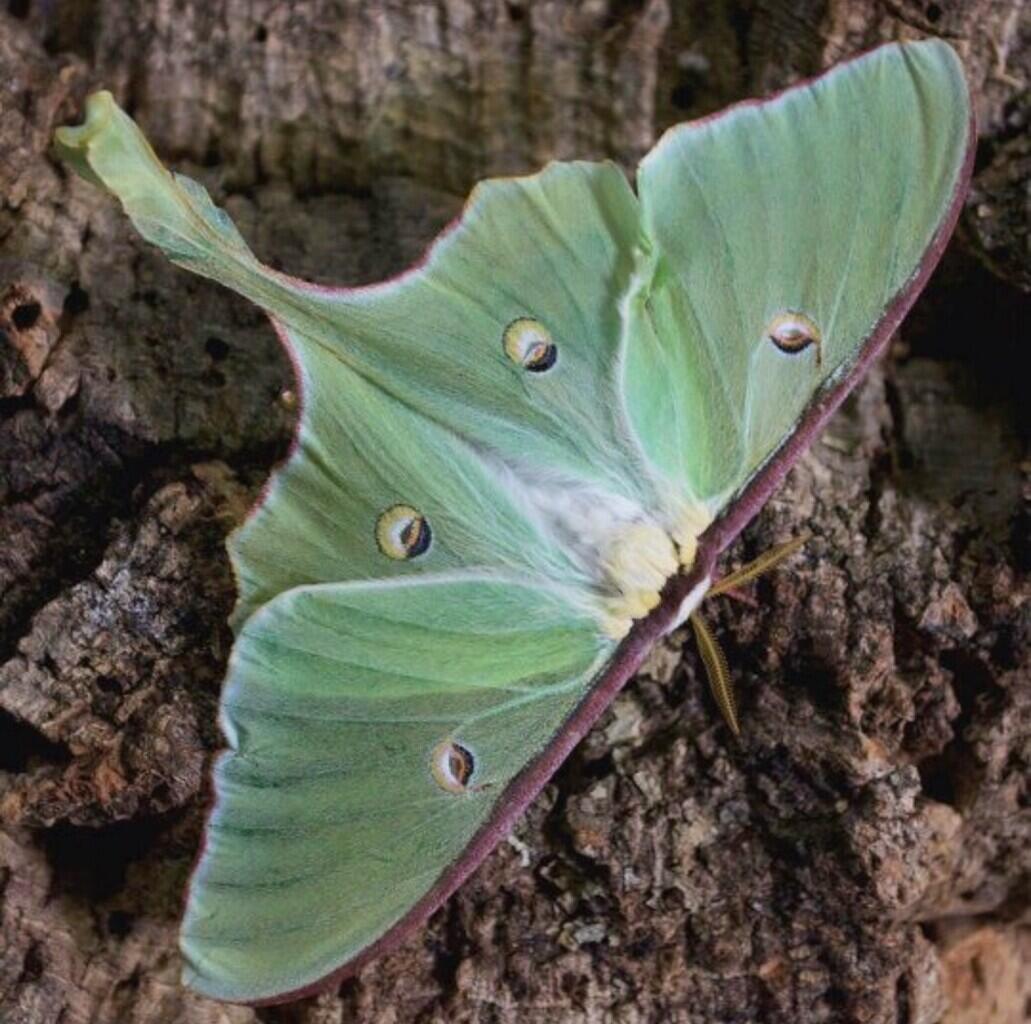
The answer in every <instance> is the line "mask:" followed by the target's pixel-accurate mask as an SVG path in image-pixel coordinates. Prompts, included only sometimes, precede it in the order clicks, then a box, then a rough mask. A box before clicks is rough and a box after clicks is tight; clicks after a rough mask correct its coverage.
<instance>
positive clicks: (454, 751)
mask: <svg viewBox="0 0 1031 1024" xmlns="http://www.w3.org/2000/svg"><path fill="white" fill-rule="evenodd" d="M447 766H448V771H449V772H450V773H451V777H452V778H453V779H454V780H455V782H457V783H458V784H459V785H460V786H466V785H468V784H469V780H470V779H471V778H472V776H473V767H474V763H473V755H472V752H471V751H469V750H467V749H466V748H465V747H462V746H459V745H458V744H457V743H453V744H452V745H451V749H450V750H449V751H448V764H447Z"/></svg>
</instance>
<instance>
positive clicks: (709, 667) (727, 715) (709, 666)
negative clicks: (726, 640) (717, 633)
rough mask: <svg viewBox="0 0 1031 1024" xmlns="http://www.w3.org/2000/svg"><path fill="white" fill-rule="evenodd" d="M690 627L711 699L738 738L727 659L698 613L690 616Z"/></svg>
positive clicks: (739, 728)
mask: <svg viewBox="0 0 1031 1024" xmlns="http://www.w3.org/2000/svg"><path fill="white" fill-rule="evenodd" d="M691 625H692V627H693V628H694V635H695V640H697V641H698V653H699V654H701V656H702V664H703V665H704V666H705V675H706V678H707V679H708V680H709V689H710V690H711V691H712V696H713V699H714V700H715V701H716V703H717V704H718V705H719V709H720V711H721V712H723V717H724V719H726V722H727V725H729V726H730V731H731V732H732V733H733V734H734V735H735V736H740V735H741V726H740V725H739V724H738V719H737V700H736V699H735V697H734V687H733V686H732V685H731V682H730V669H729V668H728V667H727V657H726V655H725V654H724V653H723V648H722V647H720V645H719V644H718V643H717V642H716V637H714V636H713V635H712V631H711V630H710V629H709V627H708V626H707V625H706V624H705V620H704V619H703V618H702V617H701V615H699V614H698V612H695V613H694V614H693V615H692V616H691Z"/></svg>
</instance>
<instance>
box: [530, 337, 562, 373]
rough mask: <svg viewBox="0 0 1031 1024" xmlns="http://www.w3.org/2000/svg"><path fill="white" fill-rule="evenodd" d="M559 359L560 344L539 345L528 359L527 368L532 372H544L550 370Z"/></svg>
mask: <svg viewBox="0 0 1031 1024" xmlns="http://www.w3.org/2000/svg"><path fill="white" fill-rule="evenodd" d="M556 359H558V346H557V345H555V344H554V343H549V344H546V345H537V346H535V347H534V349H533V351H532V352H531V353H530V355H529V357H528V358H527V360H526V368H527V369H528V370H529V371H530V372H531V373H543V372H544V371H545V370H550V369H551V368H552V367H553V366H554V365H555V360H556Z"/></svg>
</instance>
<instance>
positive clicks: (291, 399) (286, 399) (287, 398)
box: [279, 388, 297, 412]
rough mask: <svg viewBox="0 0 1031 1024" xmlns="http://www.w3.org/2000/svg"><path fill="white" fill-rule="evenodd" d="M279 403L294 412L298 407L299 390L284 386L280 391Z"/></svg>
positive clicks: (288, 410)
mask: <svg viewBox="0 0 1031 1024" xmlns="http://www.w3.org/2000/svg"><path fill="white" fill-rule="evenodd" d="M279 404H280V405H281V406H282V407H283V408H284V409H285V410H286V411H287V412H293V411H294V409H296V408H297V392H296V391H294V390H293V389H292V388H283V390H282V391H280V392H279Z"/></svg>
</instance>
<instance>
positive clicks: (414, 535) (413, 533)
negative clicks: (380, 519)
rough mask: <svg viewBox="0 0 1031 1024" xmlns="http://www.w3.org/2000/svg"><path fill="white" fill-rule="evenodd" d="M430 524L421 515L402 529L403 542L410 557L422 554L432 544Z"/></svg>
mask: <svg viewBox="0 0 1031 1024" xmlns="http://www.w3.org/2000/svg"><path fill="white" fill-rule="evenodd" d="M430 536H431V535H430V524H429V523H428V522H427V521H426V520H425V519H424V518H423V517H422V516H419V517H418V518H416V519H413V520H412V521H411V522H410V523H409V524H408V525H407V526H406V527H405V528H404V529H403V530H402V531H401V543H402V544H403V545H404V547H405V550H406V551H407V552H408V557H409V558H415V556H416V555H421V554H422V553H423V552H424V551H425V550H426V549H427V548H428V547H429V546H430Z"/></svg>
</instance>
